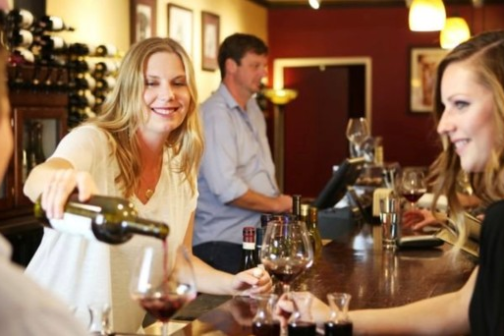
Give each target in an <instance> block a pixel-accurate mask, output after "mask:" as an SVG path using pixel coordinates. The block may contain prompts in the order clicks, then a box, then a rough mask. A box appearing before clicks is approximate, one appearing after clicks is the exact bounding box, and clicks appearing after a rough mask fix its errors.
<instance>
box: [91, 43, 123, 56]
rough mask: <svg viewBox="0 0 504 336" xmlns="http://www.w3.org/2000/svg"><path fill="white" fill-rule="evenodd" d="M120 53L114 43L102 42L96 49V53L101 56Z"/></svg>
mask: <svg viewBox="0 0 504 336" xmlns="http://www.w3.org/2000/svg"><path fill="white" fill-rule="evenodd" d="M117 54H118V51H117V47H116V46H115V45H112V44H100V45H99V46H97V47H96V49H95V55H96V56H101V57H112V56H116V55H117Z"/></svg>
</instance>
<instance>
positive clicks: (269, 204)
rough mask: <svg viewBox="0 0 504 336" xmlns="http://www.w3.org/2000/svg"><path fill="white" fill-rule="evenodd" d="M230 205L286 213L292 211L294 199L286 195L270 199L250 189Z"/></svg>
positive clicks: (259, 210)
mask: <svg viewBox="0 0 504 336" xmlns="http://www.w3.org/2000/svg"><path fill="white" fill-rule="evenodd" d="M228 204H230V205H233V206H236V207H239V208H243V209H248V210H253V211H258V212H286V211H291V210H292V197H291V196H289V195H284V194H280V195H279V196H276V197H269V196H265V195H262V194H260V193H257V192H255V191H252V190H250V189H248V190H247V191H246V192H245V194H243V195H242V196H240V197H238V198H236V199H234V200H232V201H231V202H229V203H228Z"/></svg>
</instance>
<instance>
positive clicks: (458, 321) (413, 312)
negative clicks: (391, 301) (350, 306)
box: [350, 268, 478, 335]
mask: <svg viewBox="0 0 504 336" xmlns="http://www.w3.org/2000/svg"><path fill="white" fill-rule="evenodd" d="M477 274H478V271H477V268H476V269H475V270H474V271H473V273H472V274H471V277H470V278H469V280H468V281H467V282H466V284H465V285H464V287H462V288H461V289H460V290H458V291H457V292H453V293H449V294H445V295H441V296H437V297H434V298H430V299H426V300H421V301H418V302H414V303H411V304H408V305H406V306H402V307H396V308H389V309H369V310H358V311H353V312H351V313H350V319H351V320H352V321H353V325H354V333H355V334H357V335H368V334H374V335H380V334H381V335H384V334H386V335H422V334H423V335H464V334H468V333H469V331H470V328H469V303H470V300H471V297H472V293H473V290H474V285H475V283H476V277H477Z"/></svg>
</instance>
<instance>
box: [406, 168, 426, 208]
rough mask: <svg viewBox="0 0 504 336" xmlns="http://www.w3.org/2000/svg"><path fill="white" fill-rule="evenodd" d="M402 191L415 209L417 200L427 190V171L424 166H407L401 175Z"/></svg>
mask: <svg viewBox="0 0 504 336" xmlns="http://www.w3.org/2000/svg"><path fill="white" fill-rule="evenodd" d="M401 192H402V195H403V197H404V198H406V200H407V201H408V202H409V203H410V209H415V205H416V202H417V201H418V200H419V199H420V198H421V197H422V196H423V195H424V194H425V193H426V192H427V185H426V183H425V173H424V170H423V169H422V168H405V169H404V170H403V172H402V177H401Z"/></svg>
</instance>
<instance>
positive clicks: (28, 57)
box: [8, 47, 35, 66]
mask: <svg viewBox="0 0 504 336" xmlns="http://www.w3.org/2000/svg"><path fill="white" fill-rule="evenodd" d="M8 62H9V64H11V65H15V66H17V65H24V64H33V63H35V55H33V53H32V52H31V51H30V50H28V49H26V48H22V47H18V48H14V49H12V50H10V52H9V60H8Z"/></svg>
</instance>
